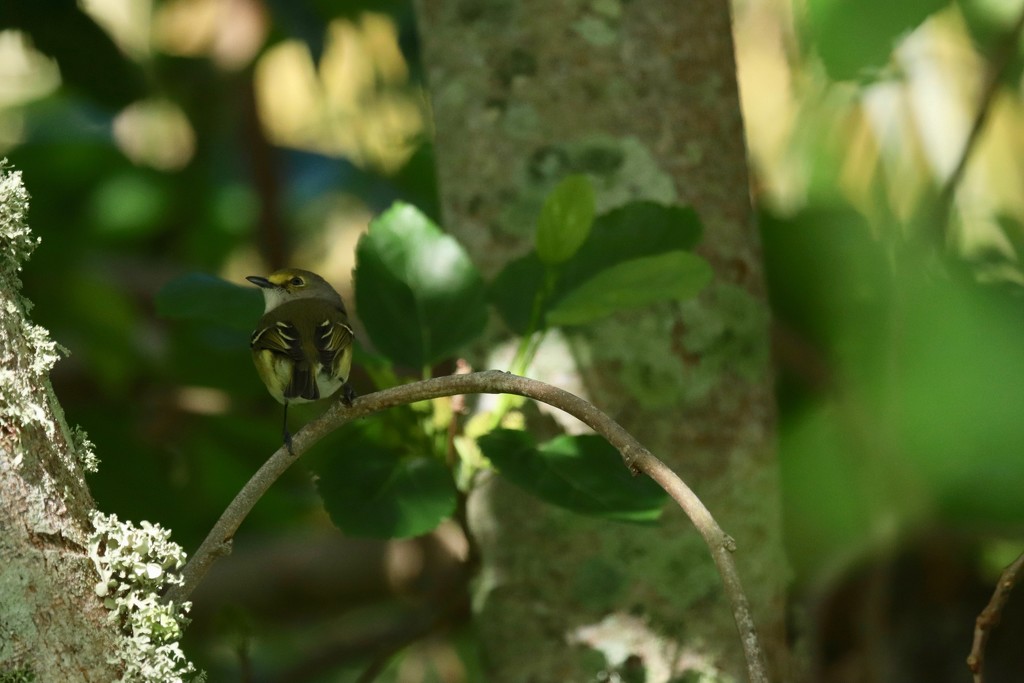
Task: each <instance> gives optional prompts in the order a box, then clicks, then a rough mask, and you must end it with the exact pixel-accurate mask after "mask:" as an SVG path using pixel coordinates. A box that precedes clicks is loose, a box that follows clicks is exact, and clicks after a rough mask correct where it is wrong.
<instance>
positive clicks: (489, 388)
mask: <svg viewBox="0 0 1024 683" xmlns="http://www.w3.org/2000/svg"><path fill="white" fill-rule="evenodd" d="M458 394H516V395H518V396H525V397H527V398H531V399H534V400H536V401H541V402H543V403H547V404H548V405H551V406H554V407H556V408H559V409H560V410H563V411H565V412H566V413H569V414H570V415H572V416H573V417H575V418H577V419H579V420H580V421H581V422H583V423H585V424H586V425H588V426H589V427H590V428H592V429H593V430H594V431H595V432H597V433H598V434H600V435H601V436H603V437H604V438H605V439H607V440H608V442H609V443H610V444H612V445H613V446H615V448H617V449H618V451H619V453H621V454H622V458H623V460H625V462H626V465H627V466H628V467H629V468H630V469H631V470H632V471H633V472H643V473H644V474H646V475H648V476H649V477H651V479H653V480H654V481H655V482H657V483H658V484H659V485H660V486H661V487H662V488H663V489H665V491H666V492H667V493H668V494H669V495H670V496H671V497H672V499H673V500H675V501H676V503H678V504H679V507H681V508H682V509H683V512H685V513H686V515H687V517H689V518H690V521H691V522H693V525H694V526H695V527H696V528H697V531H698V532H699V533H700V535H701V537H702V538H703V539H704V542H705V543H706V544H707V546H708V549H709V550H710V551H711V556H712V558H713V559H714V561H715V566H716V567H717V568H718V572H719V574H720V575H721V577H722V583H723V585H724V587H725V594H726V597H727V598H728V600H729V602H730V605H731V607H732V612H733V618H734V619H735V621H736V627H737V629H738V630H739V633H740V640H741V642H742V645H743V652H744V655H745V656H746V660H747V671H748V673H749V675H750V681H751V683H767V682H768V669H767V666H766V664H765V658H764V653H763V652H762V650H761V645H760V641H759V639H758V635H757V629H756V628H755V626H754V619H753V616H752V614H751V611H750V603H749V601H748V600H747V597H746V594H745V593H744V592H743V587H742V585H741V583H740V578H739V573H738V572H737V571H736V565H735V564H734V563H733V560H732V552H733V551H734V550H735V549H736V543H735V542H734V541H733V540H732V538H730V537H729V536H728V535H726V533H725V532H724V531H722V529H721V528H720V527H719V526H718V523H717V522H716V521H715V519H714V518H713V517H712V516H711V513H710V512H709V511H708V509H707V508H706V507H704V504H703V503H702V502H701V501H700V499H699V498H698V497H697V495H696V494H695V493H694V492H693V491H691V490H690V488H689V487H688V486H687V485H686V484H685V483H684V482H683V480H682V479H680V478H679V476H678V475H676V473H675V472H673V471H672V470H671V469H670V468H669V467H668V466H667V465H666V464H665V463H663V462H662V461H661V460H659V459H658V458H656V457H654V456H653V455H652V454H651V453H650V452H649V451H648V450H647V449H646V448H644V447H643V446H642V445H641V444H640V443H639V442H638V441H637V440H636V439H634V438H633V437H632V436H631V435H630V434H629V432H627V431H626V430H625V429H623V428H622V427H621V426H620V425H619V424H618V423H617V422H615V421H614V420H612V419H611V418H610V417H608V416H607V415H605V414H604V413H602V412H601V411H600V410H598V409H597V408H596V407H595V406H594V405H592V404H591V403H588V402H587V401H584V400H583V399H581V398H579V397H578V396H574V395H573V394H570V393H569V392H567V391H564V390H562V389H559V388H557V387H553V386H551V385H549V384H545V383H543V382H538V381H536V380H532V379H527V378H525V377H519V376H517V375H511V374H509V373H506V372H501V371H500V370H488V371H486V372H476V373H472V374H468V375H449V376H446V377H435V378H433V379H428V380H424V381H422V382H413V383H411V384H404V385H402V386H398V387H392V388H390V389H385V390H383V391H378V392H376V393H374V394H369V395H367V396H362V397H360V398H358V399H356V400H355V401H353V403H352V405H351V406H345V405H344V404H343V403H342V402H341V401H335V402H334V403H333V404H332V405H331V407H330V408H328V409H327V411H326V412H325V413H324V414H323V415H321V416H320V417H319V418H317V419H316V420H314V421H312V422H310V423H309V424H308V425H306V426H305V427H304V428H303V429H302V430H301V431H299V432H298V433H297V434H295V436H294V437H293V438H292V450H293V452H294V453H295V455H294V456H292V455H289V453H288V450H287V449H286V448H284V447H281V448H279V449H278V450H277V451H276V452H275V453H274V454H273V455H272V456H270V459H269V460H267V462H266V463H264V464H263V466H262V467H261V468H260V469H259V470H258V471H257V472H256V474H254V475H253V477H252V479H250V480H249V482H248V483H246V485H245V486H244V487H243V488H242V490H241V491H239V493H238V495H237V496H235V499H234V500H233V501H231V504H230V505H228V507H227V509H226V510H225V511H224V514H222V515H221V517H220V519H219V520H217V523H216V524H215V525H214V526H213V529H212V530H211V531H210V533H209V535H207V537H206V539H205V540H204V541H203V543H202V544H201V545H200V546H199V549H198V550H197V551H196V552H195V554H194V555H193V556H192V559H191V561H189V563H188V564H187V565H186V566H185V568H184V570H183V572H182V574H183V577H184V583H183V585H181V586H177V587H175V589H174V590H172V591H171V592H170V593H168V595H167V598H168V599H170V600H174V601H175V602H181V601H184V600H187V599H188V596H189V595H190V594H191V593H192V591H193V589H194V588H195V587H196V585H197V584H198V583H199V582H200V581H201V580H202V578H203V576H204V575H205V574H206V572H207V571H208V570H209V568H210V565H211V564H212V563H213V561H214V560H215V559H216V557H217V551H218V549H222V548H223V547H224V546H225V545H226V544H227V543H229V542H230V540H231V538H232V537H233V536H234V534H235V531H236V530H237V529H238V527H239V525H240V524H241V523H242V520H244V519H245V517H246V515H248V514H249V511H250V510H252V508H253V506H254V505H255V504H256V502H257V501H258V500H259V499H260V498H261V497H262V496H263V494H264V493H266V491H267V489H269V488H270V486H271V484H273V483H274V481H276V480H277V478H278V477H280V476H281V474H282V473H283V472H284V471H285V470H286V469H288V467H289V466H291V464H292V463H293V462H295V459H296V458H297V457H298V456H300V455H302V454H303V453H305V452H306V451H307V450H309V448H310V447H311V446H312V445H313V444H315V443H316V442H317V441H319V440H320V439H322V438H323V437H324V436H326V435H327V434H329V433H330V432H333V431H334V430H336V429H338V428H339V427H341V426H342V425H344V424H346V423H348V422H351V421H352V420H355V419H358V418H361V417H365V416H367V415H371V414H373V413H377V412H380V411H382V410H386V409H388V408H394V407H395V406H399V405H404V404H407V403H413V402H416V401H425V400H428V399H432V398H440V397H442V396H454V395H458Z"/></svg>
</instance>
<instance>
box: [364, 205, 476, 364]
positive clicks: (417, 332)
mask: <svg viewBox="0 0 1024 683" xmlns="http://www.w3.org/2000/svg"><path fill="white" fill-rule="evenodd" d="M356 262H357V263H356V271H355V285H356V306H357V308H358V310H359V317H360V320H361V321H362V323H363V325H364V326H365V327H366V331H367V332H368V333H369V335H370V337H371V339H372V340H373V343H374V345H375V346H376V347H377V349H379V350H380V351H381V352H382V353H384V354H385V355H386V356H387V357H388V358H390V359H391V360H392V361H393V362H395V363H398V364H401V365H407V366H410V367H414V368H420V367H423V366H425V365H429V364H432V363H435V362H437V361H439V360H443V359H445V358H448V357H450V356H452V355H453V354H454V353H455V352H456V351H457V350H458V349H459V348H461V347H462V346H464V345H466V344H468V343H469V342H471V341H472V340H473V339H475V338H476V337H477V336H478V335H479V334H480V333H481V332H482V331H483V328H484V323H485V322H486V320H487V309H486V307H485V304H484V288H483V281H482V280H481V279H480V274H479V273H478V272H477V270H476V267H475V266H474V265H473V263H472V262H471V261H470V260H469V257H468V256H467V255H466V253H465V251H464V250H463V249H462V247H461V246H460V245H459V243H458V242H456V241H455V239H454V238H453V237H451V236H449V235H445V234H444V233H443V232H441V230H440V228H438V227H437V226H436V225H435V224H434V223H433V222H432V221H431V220H430V219H429V218H427V217H426V216H424V215H423V214H422V213H420V211H419V210H417V209H416V208H415V207H413V206H411V205H409V204H403V203H396V204H395V205H394V206H393V207H392V208H390V209H388V210H387V211H385V212H384V213H383V214H381V215H380V216H378V217H377V218H376V219H374V221H373V222H372V223H371V224H370V230H369V232H368V233H367V234H366V235H364V236H363V237H362V239H360V240H359V245H358V247H357V248H356Z"/></svg>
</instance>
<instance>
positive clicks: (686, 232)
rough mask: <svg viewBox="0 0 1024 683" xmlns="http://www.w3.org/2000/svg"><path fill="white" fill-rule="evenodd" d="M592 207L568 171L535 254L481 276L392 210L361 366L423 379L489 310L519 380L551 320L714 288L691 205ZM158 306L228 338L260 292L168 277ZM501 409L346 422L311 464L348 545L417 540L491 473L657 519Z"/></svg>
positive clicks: (372, 272) (364, 252)
mask: <svg viewBox="0 0 1024 683" xmlns="http://www.w3.org/2000/svg"><path fill="white" fill-rule="evenodd" d="M595 213H596V212H595V201H594V193H593V189H592V187H591V185H590V182H589V180H588V179H587V178H586V177H585V176H569V177H567V178H565V179H564V180H563V181H562V182H561V183H560V184H558V185H557V186H556V187H555V188H554V190H553V191H552V192H551V193H550V195H549V196H548V197H547V199H546V201H545V203H544V205H543V208H542V210H541V213H540V216H539V218H538V221H537V228H536V246H535V248H534V249H533V250H532V251H531V252H529V253H528V254H527V255H525V256H523V257H522V258H520V259H519V260H517V261H514V262H512V263H510V264H509V265H508V266H507V267H506V268H505V269H504V270H503V271H502V272H501V273H499V274H498V275H497V277H496V278H495V279H494V280H493V282H490V283H486V282H485V281H484V279H483V277H482V276H481V274H480V273H479V271H478V270H477V269H476V267H475V266H474V265H473V263H472V261H471V260H470V259H469V257H468V255H467V254H466V252H465V251H464V250H463V248H462V246H461V245H460V244H459V243H458V242H457V241H456V240H455V239H454V238H452V237H451V236H450V235H447V234H445V233H444V232H443V231H442V230H441V228H440V227H439V226H438V225H437V224H436V223H434V222H433V221H432V220H431V219H430V218H428V217H427V216H426V215H425V214H423V213H422V212H421V211H419V210H418V209H417V208H416V207H414V206H412V205H410V204H407V203H403V202H396V203H395V204H394V205H392V206H391V207H390V208H389V209H387V210H386V211H384V212H383V213H381V214H380V215H379V216H377V218H375V219H374V220H373V221H372V222H371V224H370V226H369V229H368V231H367V233H366V234H365V235H363V237H362V238H361V239H360V241H359V244H358V246H357V249H356V268H355V273H354V279H355V298H356V308H357V310H358V312H359V317H360V321H361V322H362V324H363V326H364V328H365V330H366V333H367V335H368V336H369V341H370V342H371V344H372V347H373V352H369V351H362V350H361V351H360V353H359V354H358V355H357V362H358V361H359V360H360V359H361V361H362V365H363V366H364V368H365V370H366V371H367V373H368V374H369V375H370V376H371V378H372V379H373V380H374V382H375V384H377V386H378V388H384V387H386V386H392V385H394V384H396V383H397V382H399V381H400V377H402V376H416V375H417V374H420V375H422V376H429V375H430V374H431V373H432V368H434V367H437V366H439V365H441V364H444V363H445V362H447V361H450V360H452V359H454V358H457V357H458V356H459V354H460V352H461V351H462V350H463V349H466V348H467V347H469V346H471V345H472V344H474V343H476V342H478V341H480V340H481V338H482V337H483V335H484V330H485V326H486V324H487V321H488V319H489V317H490V315H491V312H492V310H493V311H495V312H497V313H498V314H499V315H500V317H501V318H502V319H503V320H504V322H505V323H506V325H507V328H508V329H509V330H510V331H511V332H512V333H514V334H516V335H518V336H519V337H520V340H521V341H520V344H519V350H518V352H517V354H516V358H515V359H514V361H513V364H512V370H513V371H516V372H522V371H523V370H524V369H525V368H526V367H527V366H528V365H529V361H530V359H531V358H532V357H533V354H534V353H536V350H537V347H538V346H539V344H540V342H541V340H542V339H543V337H544V335H545V333H546V332H547V331H548V330H549V329H551V328H552V327H559V326H562V327H564V326H573V325H584V324H587V323H591V322H594V321H596V320H599V319H601V318H603V317H605V316H608V315H611V314H613V313H616V312H618V311H624V310H631V309H636V308H640V307H643V306H646V305H649V304H652V303H655V302H659V301H678V300H683V299H687V298H690V297H692V296H694V295H695V294H696V293H697V292H698V291H700V289H701V288H702V287H703V286H704V285H705V284H707V282H708V281H709V280H710V278H711V269H710V266H709V265H708V264H707V262H706V261H704V260H703V259H702V258H700V257H699V256H697V255H695V254H694V253H693V252H692V251H691V250H692V248H693V247H694V246H695V245H696V244H697V242H698V240H699V238H700V233H701V227H700V223H699V221H698V219H697V216H696V214H695V213H694V212H693V211H692V210H690V209H688V208H683V207H678V206H664V205H661V204H656V203H653V202H642V201H641V202H633V203H630V204H627V205H625V206H622V207H619V208H617V209H615V210H613V211H610V212H608V213H605V214H602V215H599V216H598V215H595ZM157 309H158V311H159V312H160V313H161V314H163V315H164V316H166V317H169V318H173V319H180V320H191V321H197V320H198V321H219V322H220V323H222V324H226V325H228V326H230V327H231V328H232V329H238V328H244V327H246V326H247V325H251V324H252V321H255V320H256V318H257V317H258V311H259V297H258V295H257V294H256V292H254V291H252V290H251V289H247V288H243V287H240V286H238V285H235V284H232V283H228V282H225V281H223V280H221V279H220V278H216V277H213V276H210V275H206V274H201V273H193V274H189V275H185V276H183V277H181V278H179V279H177V280H174V281H172V282H171V283H169V284H168V285H167V286H166V287H165V288H164V289H163V290H162V291H161V292H160V294H159V295H158V297H157ZM510 409H511V404H510V403H509V402H508V401H501V402H499V404H498V407H497V408H495V409H493V410H492V411H491V412H490V414H488V415H480V416H478V418H479V419H478V418H473V419H469V420H462V419H460V415H458V414H457V413H456V411H455V410H454V409H453V407H452V404H451V400H449V399H438V400H435V401H431V402H429V403H424V404H416V405H412V406H404V407H402V408H399V409H395V410H392V411H390V412H389V413H388V414H387V415H385V416H382V417H380V418H379V419H377V420H374V421H367V422H364V423H358V424H353V425H349V426H347V427H346V428H345V429H344V430H343V432H344V433H343V434H341V435H340V436H339V437H338V438H337V439H336V440H335V441H333V442H332V443H333V444H335V445H334V446H332V448H331V452H330V453H326V452H323V453H321V454H320V456H319V457H314V458H313V459H312V461H313V464H312V466H313V469H314V470H315V472H316V474H317V475H318V478H317V488H318V491H319V493H320V495H321V496H322V498H323V500H324V504H325V507H326V509H327V511H328V513H329V514H330V516H331V518H332V520H333V521H334V522H335V524H336V525H337V526H338V527H340V528H341V529H342V530H344V531H345V532H346V533H349V534H351V535H357V536H371V537H382V538H393V537H408V536H415V535H419V534H423V533H425V532H427V531H429V530H431V529H433V528H434V527H435V526H436V525H437V524H438V523H440V522H441V521H442V520H444V519H446V518H448V517H450V516H452V515H453V514H454V513H455V511H456V508H457V505H458V497H459V491H460V489H461V490H465V489H466V488H468V487H469V486H470V485H471V484H472V481H473V478H474V475H475V474H476V473H477V472H479V471H480V470H481V469H486V468H492V467H493V468H496V469H497V470H498V471H499V472H500V473H501V474H502V475H503V476H506V477H507V478H508V479H509V480H510V481H512V482H513V483H515V484H516V485H518V486H520V487H522V488H523V489H525V490H527V491H529V492H530V493H532V494H534V495H536V496H537V497H538V498H540V499H541V500H544V501H546V502H548V503H551V504H554V505H558V506H561V507H564V508H567V509H570V510H573V511H576V512H580V513H584V514H589V515H597V516H600V517H604V518H607V519H613V520H619V521H628V522H651V521H653V520H656V519H657V517H658V515H659V512H660V508H661V506H662V504H663V502H664V500H665V496H664V493H663V492H662V491H661V489H660V488H658V487H657V486H656V485H655V484H654V483H653V482H651V481H649V480H647V479H639V478H633V477H631V476H630V475H629V473H628V471H627V470H626V468H624V467H623V466H622V463H621V461H620V458H619V455H618V453H617V452H616V451H615V449H614V448H612V447H611V446H610V445H608V444H607V443H605V442H604V441H603V440H602V439H600V438H599V437H596V436H593V435H584V436H569V435H562V436H559V437H557V438H555V439H553V440H551V441H548V442H545V443H539V444H538V443H536V442H535V441H534V439H533V437H532V436H530V435H529V434H527V433H525V432H523V431H519V430H511V429H500V428H498V427H499V426H500V425H502V424H503V420H504V419H505V418H506V417H508V413H509V411H510Z"/></svg>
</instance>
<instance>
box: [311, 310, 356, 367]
mask: <svg viewBox="0 0 1024 683" xmlns="http://www.w3.org/2000/svg"><path fill="white" fill-rule="evenodd" d="M352 337H353V334H352V328H351V327H349V326H348V323H347V322H346V321H345V320H344V319H343V318H339V317H334V316H329V317H327V318H324V320H323V322H321V323H320V324H318V325H317V326H316V333H315V334H314V335H313V345H314V346H315V347H316V351H317V353H318V354H319V356H320V364H321V365H322V366H323V367H325V368H332V369H334V372H332V373H331V374H333V375H336V374H337V368H338V364H339V362H340V361H341V359H342V358H343V357H344V356H345V355H346V352H349V353H351V347H352ZM346 374H347V373H346Z"/></svg>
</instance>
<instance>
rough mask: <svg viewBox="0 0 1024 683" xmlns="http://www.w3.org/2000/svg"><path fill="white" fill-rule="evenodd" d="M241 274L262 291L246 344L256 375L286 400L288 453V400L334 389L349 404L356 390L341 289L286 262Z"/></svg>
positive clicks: (288, 442) (349, 330)
mask: <svg viewBox="0 0 1024 683" xmlns="http://www.w3.org/2000/svg"><path fill="white" fill-rule="evenodd" d="M245 279H246V280H248V281H249V282H251V283H252V284H254V285H256V286H257V287H259V288H260V289H261V290H262V292H263V301H264V305H265V308H264V311H263V317H262V318H260V320H259V322H258V323H257V324H256V329H255V330H253V333H252V337H251V338H250V340H249V346H250V348H251V349H252V359H253V363H254V364H255V365H256V371H257V373H259V376H260V379H262V380H263V383H264V384H265V385H266V386H267V390H268V391H269V392H270V395H271V396H273V397H274V398H275V399H277V401H278V402H280V403H283V404H284V418H283V423H282V433H283V437H284V443H285V445H286V446H287V447H288V452H289V453H291V452H292V437H291V433H290V432H289V431H288V406H289V405H290V404H292V403H308V402H310V401H317V400H320V399H324V398H327V397H329V396H332V395H333V394H334V393H335V392H337V391H338V389H342V401H343V402H344V403H345V404H346V405H351V404H352V401H353V399H354V398H355V392H354V391H353V390H352V387H351V385H349V383H348V377H349V372H350V371H351V368H352V342H353V339H354V337H355V335H354V334H353V332H352V326H351V325H350V324H349V319H348V312H347V311H346V310H345V302H344V301H342V299H341V295H339V294H338V292H337V291H335V289H334V288H333V287H332V286H331V285H330V284H329V283H328V282H327V281H326V280H325V279H323V278H322V277H320V276H319V275H317V274H316V273H313V272H311V271H308V270H301V269H299V268H284V269H282V270H278V271H276V272H274V273H271V274H270V275H268V276H267V277H262V276H259V275H250V276H248V277H246V278H245Z"/></svg>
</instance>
